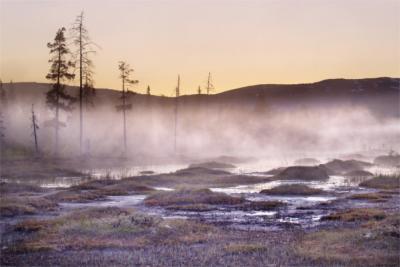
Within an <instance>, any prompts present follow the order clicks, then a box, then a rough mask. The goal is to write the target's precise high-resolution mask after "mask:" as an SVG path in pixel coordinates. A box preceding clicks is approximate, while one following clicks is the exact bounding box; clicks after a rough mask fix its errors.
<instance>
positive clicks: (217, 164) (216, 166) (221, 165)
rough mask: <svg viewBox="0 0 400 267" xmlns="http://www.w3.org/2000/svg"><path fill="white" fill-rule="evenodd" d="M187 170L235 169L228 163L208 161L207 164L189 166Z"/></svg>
mask: <svg viewBox="0 0 400 267" xmlns="http://www.w3.org/2000/svg"><path fill="white" fill-rule="evenodd" d="M189 168H207V169H231V168H236V166H235V165H233V164H230V163H224V162H217V161H209V162H202V163H194V164H190V165H189Z"/></svg>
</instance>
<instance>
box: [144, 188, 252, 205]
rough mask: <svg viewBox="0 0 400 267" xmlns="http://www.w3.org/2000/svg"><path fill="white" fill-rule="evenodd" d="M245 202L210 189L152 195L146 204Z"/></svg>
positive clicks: (231, 203)
mask: <svg viewBox="0 0 400 267" xmlns="http://www.w3.org/2000/svg"><path fill="white" fill-rule="evenodd" d="M244 201H245V200H244V199H243V198H239V197H232V196H229V195H227V194H224V193H217V192H212V191H211V190H210V189H180V190H176V191H170V192H159V193H155V194H153V195H150V196H149V197H147V198H146V199H145V204H146V205H149V206H170V205H189V204H210V205H235V204H240V203H243V202H244Z"/></svg>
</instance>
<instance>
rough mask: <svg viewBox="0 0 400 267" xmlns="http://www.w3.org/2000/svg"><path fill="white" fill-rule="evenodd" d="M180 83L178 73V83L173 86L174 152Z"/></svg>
mask: <svg viewBox="0 0 400 267" xmlns="http://www.w3.org/2000/svg"><path fill="white" fill-rule="evenodd" d="M180 84H181V77H180V75H178V84H177V86H176V88H175V120H174V153H176V146H177V130H178V129H177V128H178V105H179V102H178V101H179V95H180Z"/></svg>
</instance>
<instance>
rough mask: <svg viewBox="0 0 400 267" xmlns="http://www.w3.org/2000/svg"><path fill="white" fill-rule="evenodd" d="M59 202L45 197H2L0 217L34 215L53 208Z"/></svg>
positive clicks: (0, 200) (0, 199)
mask: <svg viewBox="0 0 400 267" xmlns="http://www.w3.org/2000/svg"><path fill="white" fill-rule="evenodd" d="M56 206H57V204H56V203H55V202H53V201H51V200H48V199H46V198H43V197H3V198H0V217H14V216H19V215H32V214H37V213H40V212H44V211H49V210H53V209H54V208H55V207H56Z"/></svg>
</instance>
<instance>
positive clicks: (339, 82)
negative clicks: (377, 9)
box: [3, 77, 400, 117]
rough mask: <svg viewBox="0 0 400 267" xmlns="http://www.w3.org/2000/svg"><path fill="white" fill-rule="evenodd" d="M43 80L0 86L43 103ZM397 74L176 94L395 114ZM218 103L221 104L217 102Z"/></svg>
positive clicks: (225, 102)
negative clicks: (346, 106) (340, 106)
mask: <svg viewBox="0 0 400 267" xmlns="http://www.w3.org/2000/svg"><path fill="white" fill-rule="evenodd" d="M49 86H50V85H49V84H46V83H13V84H10V83H3V89H4V90H5V92H6V96H7V98H8V99H9V101H10V102H13V101H17V102H19V101H23V100H26V101H30V102H32V103H36V102H37V103H44V100H45V98H44V94H45V93H46V91H48V90H49ZM68 91H69V92H70V93H71V94H72V95H75V96H78V87H76V86H68ZM96 96H97V99H96V103H97V105H100V106H101V105H109V104H113V105H116V104H117V103H118V101H119V96H120V91H117V90H113V89H105V88H99V89H97V93H96ZM399 97H400V78H388V77H383V78H369V79H329V80H323V81H320V82H316V83H308V84H260V85H252V86H247V87H242V88H237V89H233V90H228V91H224V92H222V93H218V94H213V95H197V94H195V95H183V96H180V97H179V99H180V100H179V102H180V105H182V106H191V105H192V106H197V105H199V103H203V102H207V104H208V105H215V104H218V105H220V107H226V108H229V107H235V108H240V107H248V106H252V107H255V106H254V105H256V108H261V109H262V107H263V106H269V107H271V106H274V107H279V108H283V109H285V108H290V109H293V108H296V107H298V108H302V107H304V106H310V105H317V106H324V105H328V106H331V105H337V104H351V105H356V106H363V107H366V108H367V109H369V110H371V112H372V113H373V114H375V115H376V116H379V117H386V116H388V117H398V116H399V115H400V111H399V100H400V98H399ZM132 101H133V102H134V103H135V104H138V105H142V104H143V105H144V104H146V103H149V101H150V102H152V103H158V104H159V105H161V106H162V105H167V106H169V105H171V104H174V103H175V100H174V98H171V97H164V96H154V95H150V96H148V95H143V94H135V95H134V97H133V98H132ZM221 105H222V106H221Z"/></svg>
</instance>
